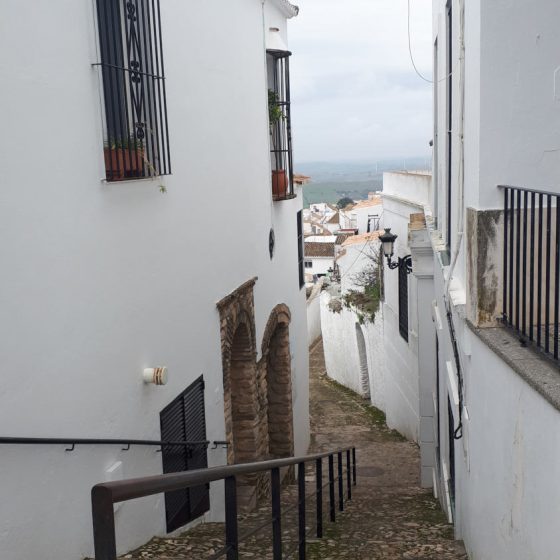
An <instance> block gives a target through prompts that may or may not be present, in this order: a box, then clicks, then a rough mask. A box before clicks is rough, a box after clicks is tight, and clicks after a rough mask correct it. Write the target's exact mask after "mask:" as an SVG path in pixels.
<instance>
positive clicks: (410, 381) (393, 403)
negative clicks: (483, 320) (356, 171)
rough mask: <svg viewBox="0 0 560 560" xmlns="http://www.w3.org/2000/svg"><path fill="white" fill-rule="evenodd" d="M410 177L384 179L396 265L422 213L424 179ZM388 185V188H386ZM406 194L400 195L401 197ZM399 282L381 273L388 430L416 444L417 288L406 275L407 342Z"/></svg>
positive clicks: (386, 222)
mask: <svg viewBox="0 0 560 560" xmlns="http://www.w3.org/2000/svg"><path fill="white" fill-rule="evenodd" d="M410 179H411V174H400V173H385V174H384V183H383V209H384V210H383V212H384V226H385V227H387V228H390V229H391V232H392V233H394V234H396V235H397V240H396V242H395V255H394V257H393V259H394V260H396V259H397V258H398V257H401V258H402V257H404V256H406V255H409V254H410V248H409V246H408V224H409V221H410V214H413V213H418V212H420V211H421V208H422V206H421V204H422V202H421V200H420V201H418V202H416V199H414V198H413V196H417V197H418V198H421V197H422V196H425V195H426V194H427V193H426V190H425V188H424V187H425V185H426V182H427V181H428V179H426V177H425V176H421V178H420V179H419V180H418V185H416V184H415V183H416V177H415V176H412V179H411V180H412V181H413V185H412V186H411V185H410V184H409V182H408V180H410ZM385 185H387V188H385ZM401 190H402V191H404V194H403V195H401V194H400V192H401ZM398 289H399V281H398V270H397V269H395V270H390V269H389V268H388V267H387V266H385V267H384V291H385V301H384V303H383V317H384V344H385V351H386V379H387V381H386V414H387V424H388V425H389V426H390V427H391V428H394V429H396V430H398V431H399V432H401V433H402V434H403V435H405V436H406V437H407V438H409V439H411V440H413V441H418V438H419V424H420V403H419V370H418V353H419V350H418V318H417V306H416V304H415V299H414V298H413V296H414V294H416V290H417V284H416V278H415V277H414V275H412V274H409V275H408V294H409V298H408V341H406V340H405V339H404V338H403V337H402V336H401V334H400V332H399V293H398Z"/></svg>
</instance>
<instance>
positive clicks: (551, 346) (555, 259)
mask: <svg viewBox="0 0 560 560" xmlns="http://www.w3.org/2000/svg"><path fill="white" fill-rule="evenodd" d="M502 188H503V189H504V255H503V294H502V298H503V322H504V324H505V325H506V326H508V327H510V328H512V329H514V330H515V331H516V332H517V333H518V334H519V335H520V338H521V340H522V342H523V343H529V344H532V345H534V346H536V347H537V348H538V349H540V350H542V351H544V352H545V353H546V354H547V355H548V356H550V357H552V358H554V359H555V360H558V359H559V348H558V343H559V340H558V325H559V310H560V213H558V212H557V209H558V208H559V207H560V194H557V193H549V192H544V191H537V190H532V189H525V188H520V187H510V186H505V187H502Z"/></svg>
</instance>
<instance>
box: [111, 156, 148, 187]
mask: <svg viewBox="0 0 560 560" xmlns="http://www.w3.org/2000/svg"><path fill="white" fill-rule="evenodd" d="M104 154H105V172H106V174H107V179H109V180H110V181H122V180H123V179H126V178H129V177H141V176H142V165H143V163H144V150H143V149H141V148H131V149H130V150H129V149H128V148H105V149H104Z"/></svg>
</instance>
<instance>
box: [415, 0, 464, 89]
mask: <svg viewBox="0 0 560 560" xmlns="http://www.w3.org/2000/svg"><path fill="white" fill-rule="evenodd" d="M407 2H408V15H407V31H408V55H409V57H410V62H412V67H413V68H414V71H415V72H416V74H418V77H419V78H421V79H422V80H424V81H425V82H428V83H429V84H433V83H434V80H432V79H430V78H426V76H424V75H423V74H422V72H420V70H418V66H416V62H415V61H414V55H413V54H412V41H411V37H410V0H407ZM455 70H456V68H453V69H452V70H451V72H449V74H446V75H445V76H444V77H443V78H440V79H439V80H437V83H438V84H439V83H441V82H445V80H447V79H448V78H450V77H451V76H452V75H453V72H454V71H455Z"/></svg>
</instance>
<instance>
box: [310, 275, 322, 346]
mask: <svg viewBox="0 0 560 560" xmlns="http://www.w3.org/2000/svg"><path fill="white" fill-rule="evenodd" d="M322 287H323V279H322V278H321V279H320V280H319V281H318V282H317V283H316V284H314V285H313V289H312V290H311V293H310V294H309V297H308V298H307V344H308V346H311V345H312V344H313V343H314V342H315V341H316V340H317V339H318V338H319V337H320V336H321V306H320V296H321V289H322Z"/></svg>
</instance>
